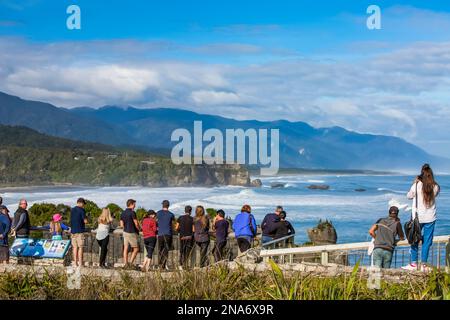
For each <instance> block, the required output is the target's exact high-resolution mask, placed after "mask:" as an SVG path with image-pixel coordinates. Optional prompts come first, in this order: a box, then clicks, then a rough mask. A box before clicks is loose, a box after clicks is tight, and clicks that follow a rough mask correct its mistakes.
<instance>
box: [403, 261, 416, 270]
mask: <svg viewBox="0 0 450 320" xmlns="http://www.w3.org/2000/svg"><path fill="white" fill-rule="evenodd" d="M402 269H403V270H408V271H417V264H415V263H410V264H408V265H407V266H403V267H402Z"/></svg>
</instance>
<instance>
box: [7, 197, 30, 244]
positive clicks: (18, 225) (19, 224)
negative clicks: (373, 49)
mask: <svg viewBox="0 0 450 320" xmlns="http://www.w3.org/2000/svg"><path fill="white" fill-rule="evenodd" d="M27 207H28V203H27V200H25V199H21V200H20V201H19V208H18V209H17V211H16V212H15V213H14V219H13V223H12V227H11V232H12V234H13V235H15V236H16V238H28V237H29V236H30V216H29V214H28V211H27Z"/></svg>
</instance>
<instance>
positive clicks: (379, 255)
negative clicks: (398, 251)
mask: <svg viewBox="0 0 450 320" xmlns="http://www.w3.org/2000/svg"><path fill="white" fill-rule="evenodd" d="M398 212H399V210H398V208H397V207H395V206H393V207H391V208H390V209H389V216H388V217H387V218H381V219H379V220H378V221H377V222H376V223H375V224H374V225H373V226H372V228H370V230H369V234H370V235H371V236H372V238H374V239H375V241H374V250H373V252H372V257H373V264H374V265H375V266H376V267H379V268H390V267H391V262H392V255H393V252H394V250H395V246H396V244H397V239H396V237H397V236H398V237H399V238H400V240H403V239H405V235H404V234H403V229H402V225H401V224H400V219H399V218H398Z"/></svg>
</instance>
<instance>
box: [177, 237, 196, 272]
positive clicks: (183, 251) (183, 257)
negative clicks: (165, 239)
mask: <svg viewBox="0 0 450 320" xmlns="http://www.w3.org/2000/svg"><path fill="white" fill-rule="evenodd" d="M193 246H194V241H193V240H192V237H191V238H190V239H188V238H187V239H182V240H180V265H181V266H183V267H186V266H187V265H188V260H189V258H190V257H191V254H192V248H193Z"/></svg>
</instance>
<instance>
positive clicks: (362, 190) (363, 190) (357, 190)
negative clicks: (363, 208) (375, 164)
mask: <svg viewBox="0 0 450 320" xmlns="http://www.w3.org/2000/svg"><path fill="white" fill-rule="evenodd" d="M355 191H356V192H365V191H367V190H366V189H363V188H358V189H355Z"/></svg>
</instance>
